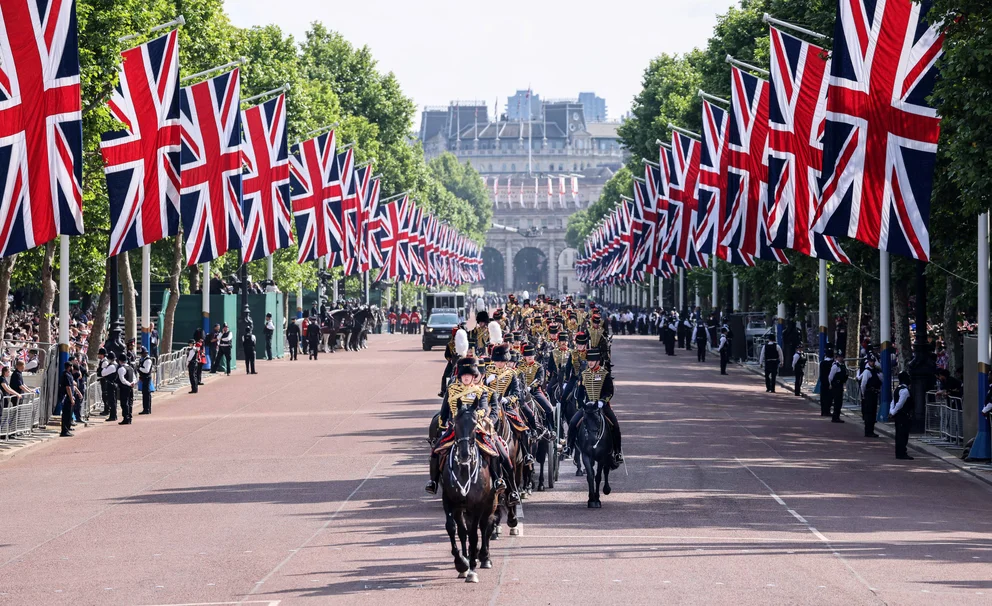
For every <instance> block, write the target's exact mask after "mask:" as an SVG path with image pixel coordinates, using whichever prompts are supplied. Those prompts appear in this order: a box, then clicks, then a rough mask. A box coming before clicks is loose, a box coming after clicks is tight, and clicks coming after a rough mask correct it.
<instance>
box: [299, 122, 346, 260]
mask: <svg viewBox="0 0 992 606" xmlns="http://www.w3.org/2000/svg"><path fill="white" fill-rule="evenodd" d="M335 163H336V157H335V137H334V131H331V132H328V133H324V134H322V135H319V136H317V137H314V138H313V139H308V140H306V141H303V142H301V143H297V144H295V145H293V147H292V148H290V154H289V168H290V171H289V193H290V198H291V200H292V203H293V217H294V219H295V222H296V237H297V240H298V242H299V255H298V256H297V262H299V263H304V262H306V261H316V260H317V259H319V258H321V257H326V256H327V255H328V254H330V253H331V223H332V221H331V217H330V214H331V209H330V207H329V206H328V205H327V198H328V196H329V195H330V188H331V173H332V169H333V167H334V165H335Z"/></svg>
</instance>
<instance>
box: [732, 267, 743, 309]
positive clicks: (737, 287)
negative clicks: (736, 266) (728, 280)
mask: <svg viewBox="0 0 992 606" xmlns="http://www.w3.org/2000/svg"><path fill="white" fill-rule="evenodd" d="M732 303H733V308H734V311H735V312H738V311H740V310H741V282H740V279H739V278H738V277H737V274H734V292H733V301H732Z"/></svg>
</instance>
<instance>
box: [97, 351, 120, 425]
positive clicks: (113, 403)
mask: <svg viewBox="0 0 992 606" xmlns="http://www.w3.org/2000/svg"><path fill="white" fill-rule="evenodd" d="M100 380H101V381H103V384H104V385H106V386H107V403H108V406H109V408H110V416H109V417H107V420H108V421H116V420H117V356H116V355H115V354H114V352H112V351H109V352H107V363H106V364H104V365H103V368H102V369H101V370H100Z"/></svg>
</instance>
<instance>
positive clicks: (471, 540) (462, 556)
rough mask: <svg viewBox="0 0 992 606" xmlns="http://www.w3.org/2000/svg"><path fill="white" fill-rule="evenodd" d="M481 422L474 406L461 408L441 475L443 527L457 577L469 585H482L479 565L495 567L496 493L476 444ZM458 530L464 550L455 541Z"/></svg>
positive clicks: (454, 420)
mask: <svg viewBox="0 0 992 606" xmlns="http://www.w3.org/2000/svg"><path fill="white" fill-rule="evenodd" d="M478 422H479V421H478V416H477V409H476V408H475V407H474V406H463V407H461V408H459V410H458V413H457V414H456V415H455V418H454V419H453V421H452V423H453V424H454V433H455V437H454V444H452V446H451V448H450V449H449V450H448V455H447V457H446V461H447V462H446V464H445V467H444V469H443V471H442V473H441V502H442V504H443V505H444V515H445V524H444V527H445V530H447V531H448V538H449V539H451V555H453V556H454V557H455V570H457V571H458V578H460V579H462V578H463V579H465V582H466V583H478V582H479V575H478V573H477V572H476V571H475V568H476V564H478V565H479V567H480V568H483V569H486V568H492V567H493V562H492V560H491V559H490V558H489V539H490V536H491V534H492V529H493V525H494V514H495V511H496V491H495V490H493V481H492V478H491V477H490V474H489V465H488V464H487V463H486V460H485V459H484V458H483V456H482V453H481V452H480V450H479V445H478V443H477V442H476V431H477V429H478ZM456 530H457V531H458V538H459V540H460V542H461V549H459V548H458V544H457V543H456V542H455V531H456ZM480 533H481V540H480ZM466 539H467V540H468V545H467V546H466Z"/></svg>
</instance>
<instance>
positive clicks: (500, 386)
mask: <svg viewBox="0 0 992 606" xmlns="http://www.w3.org/2000/svg"><path fill="white" fill-rule="evenodd" d="M488 370H489V373H490V374H493V375H496V380H495V381H493V382H492V383H491V384H490V385H489V388H490V389H492V390H493V392H494V393H495V394H496V396H497V397H504V396H506V390H507V389H509V388H510V384H511V383H513V378H514V377H515V376H516V375H517V372H516V371H515V370H513V369H512V368H502V369H499V368H496V367H495V366H490V368H489V369H488Z"/></svg>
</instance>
